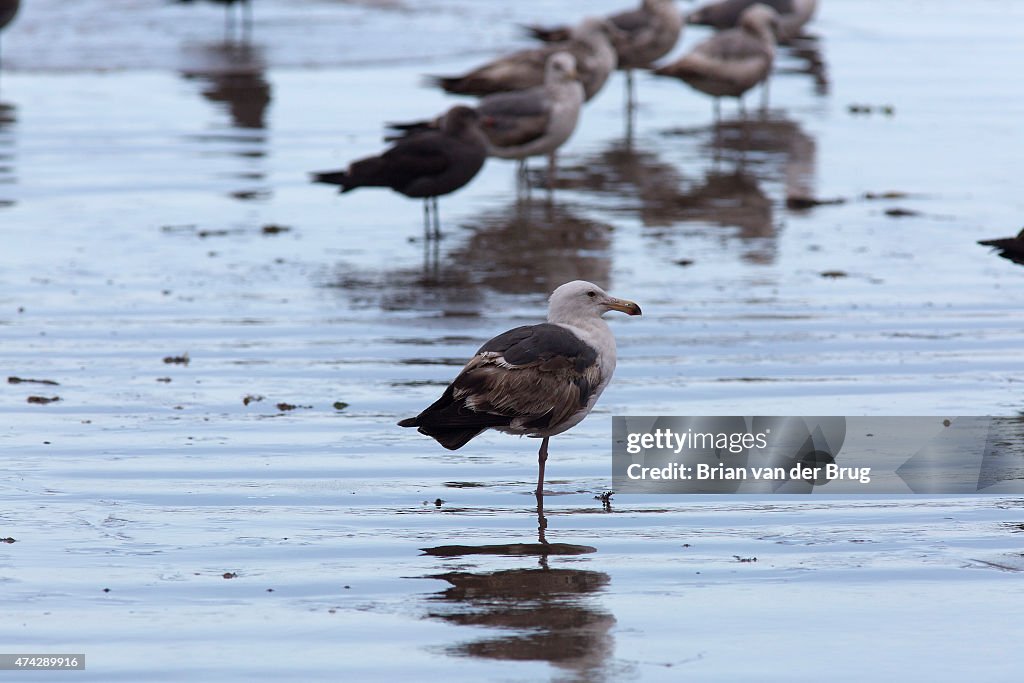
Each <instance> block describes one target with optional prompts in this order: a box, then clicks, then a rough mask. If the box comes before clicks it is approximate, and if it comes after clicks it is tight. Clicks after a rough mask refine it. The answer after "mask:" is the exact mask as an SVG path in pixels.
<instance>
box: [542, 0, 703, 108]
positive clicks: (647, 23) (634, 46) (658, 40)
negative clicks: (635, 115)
mask: <svg viewBox="0 0 1024 683" xmlns="http://www.w3.org/2000/svg"><path fill="white" fill-rule="evenodd" d="M608 20H609V21H610V22H611V23H612V25H613V26H614V27H615V29H616V31H615V33H614V34H613V40H612V43H613V44H614V45H615V51H616V53H617V54H618V68H619V69H623V70H624V71H625V72H626V100H627V102H628V103H629V106H630V107H632V103H633V69H637V68H645V67H648V66H650V65H651V64H652V63H653V62H655V61H656V60H658V59H661V58H662V57H664V56H665V55H667V54H668V53H669V52H671V51H672V48H673V47H675V45H676V43H677V42H678V41H679V34H680V32H681V31H682V29H683V17H682V15H681V14H680V13H679V9H678V8H677V7H676V5H675V0H642V2H641V3H640V7H638V8H636V9H632V10H627V11H625V12H620V13H618V14H614V15H612V16H610V17H608ZM527 30H528V31H529V32H530V33H531V35H533V36H534V37H535V38H540V39H541V40H545V41H551V40H564V39H565V36H566V29H565V28H562V27H557V28H542V27H539V26H528V27H527Z"/></svg>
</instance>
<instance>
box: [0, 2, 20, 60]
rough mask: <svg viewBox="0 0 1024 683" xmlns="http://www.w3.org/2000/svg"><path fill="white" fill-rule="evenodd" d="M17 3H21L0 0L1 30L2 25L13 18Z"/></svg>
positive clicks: (5, 24) (1, 28)
mask: <svg viewBox="0 0 1024 683" xmlns="http://www.w3.org/2000/svg"><path fill="white" fill-rule="evenodd" d="M19 4H21V3H20V0H0V31H3V30H4V27H5V26H7V24H9V23H11V21H12V20H13V19H14V15H15V14H17V13H18V5H19ZM0 64H2V62H0Z"/></svg>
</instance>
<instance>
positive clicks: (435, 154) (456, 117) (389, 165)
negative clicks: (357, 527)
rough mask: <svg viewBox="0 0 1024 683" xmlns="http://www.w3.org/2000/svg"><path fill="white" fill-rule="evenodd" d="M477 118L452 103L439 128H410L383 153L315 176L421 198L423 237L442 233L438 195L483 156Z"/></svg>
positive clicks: (347, 186)
mask: <svg viewBox="0 0 1024 683" xmlns="http://www.w3.org/2000/svg"><path fill="white" fill-rule="evenodd" d="M479 120H480V116H479V114H477V112H476V110H474V109H471V108H470V107H464V106H456V107H452V108H451V109H449V110H448V112H447V113H446V114H445V115H444V116H443V117H442V118H441V122H440V126H439V127H438V128H430V129H426V130H420V131H416V132H412V133H410V134H409V135H407V136H405V137H403V138H401V139H400V140H398V141H397V142H396V143H395V144H394V145H392V146H391V147H390V148H389V149H388V150H387V151H385V152H384V153H383V154H381V155H379V156H373V157H367V158H365V159H360V160H358V161H353V162H352V163H351V164H350V165H349V167H348V168H347V169H345V170H342V171H325V172H320V173H314V174H313V181H314V182H318V183H329V184H332V185H340V186H341V191H342V192H349V191H351V190H354V189H355V188H357V187H389V188H391V189H392V190H394V191H395V192H400V193H401V194H404V195H405V196H406V197H415V198H423V199H425V200H426V201H425V202H424V207H423V215H424V229H425V230H426V231H427V237H428V238H429V237H435V238H437V237H440V234H441V227H440V220H439V219H438V213H437V198H438V197H439V196H441V195H445V194H449V193H451V192H454V191H455V190H458V189H459V188H461V187H462V186H463V185H465V184H466V183H468V182H469V181H470V180H472V179H473V177H474V176H476V174H477V172H478V171H479V170H480V169H481V167H483V165H484V161H485V160H486V159H487V139H486V138H485V137H484V135H483V133H482V132H481V131H480V126H479ZM431 209H433V221H431ZM431 228H433V232H432V233H431Z"/></svg>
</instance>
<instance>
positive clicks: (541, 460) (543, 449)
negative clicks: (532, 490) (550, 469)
mask: <svg viewBox="0 0 1024 683" xmlns="http://www.w3.org/2000/svg"><path fill="white" fill-rule="evenodd" d="M549 438H551V437H548V436H545V437H544V439H543V440H542V441H541V442H540V450H539V451H538V452H537V500H538V501H543V499H544V464H545V463H547V461H548V439H549Z"/></svg>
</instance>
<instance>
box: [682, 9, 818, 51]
mask: <svg viewBox="0 0 1024 683" xmlns="http://www.w3.org/2000/svg"><path fill="white" fill-rule="evenodd" d="M755 4H762V5H768V6H769V7H771V8H772V9H774V10H775V11H776V12H778V13H779V41H780V42H788V41H789V40H791V39H793V38H795V37H796V36H798V35H799V34H800V29H802V28H803V27H804V25H805V24H806V23H807V22H808V21H810V20H811V17H813V16H814V12H815V10H817V9H818V0H720V2H713V3H711V4H710V5H704V6H703V7H701V8H699V9H697V10H694V11H693V12H691V13H690V14H689V15H688V16H687V17H686V23H688V24H699V25H702V26H711V27H714V28H715V29H716V30H719V31H721V30H722V29H727V28H734V27H736V26H739V23H740V17H741V16H742V15H743V12H744V10H746V9H747V8H748V7H751V6H753V5H755Z"/></svg>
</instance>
